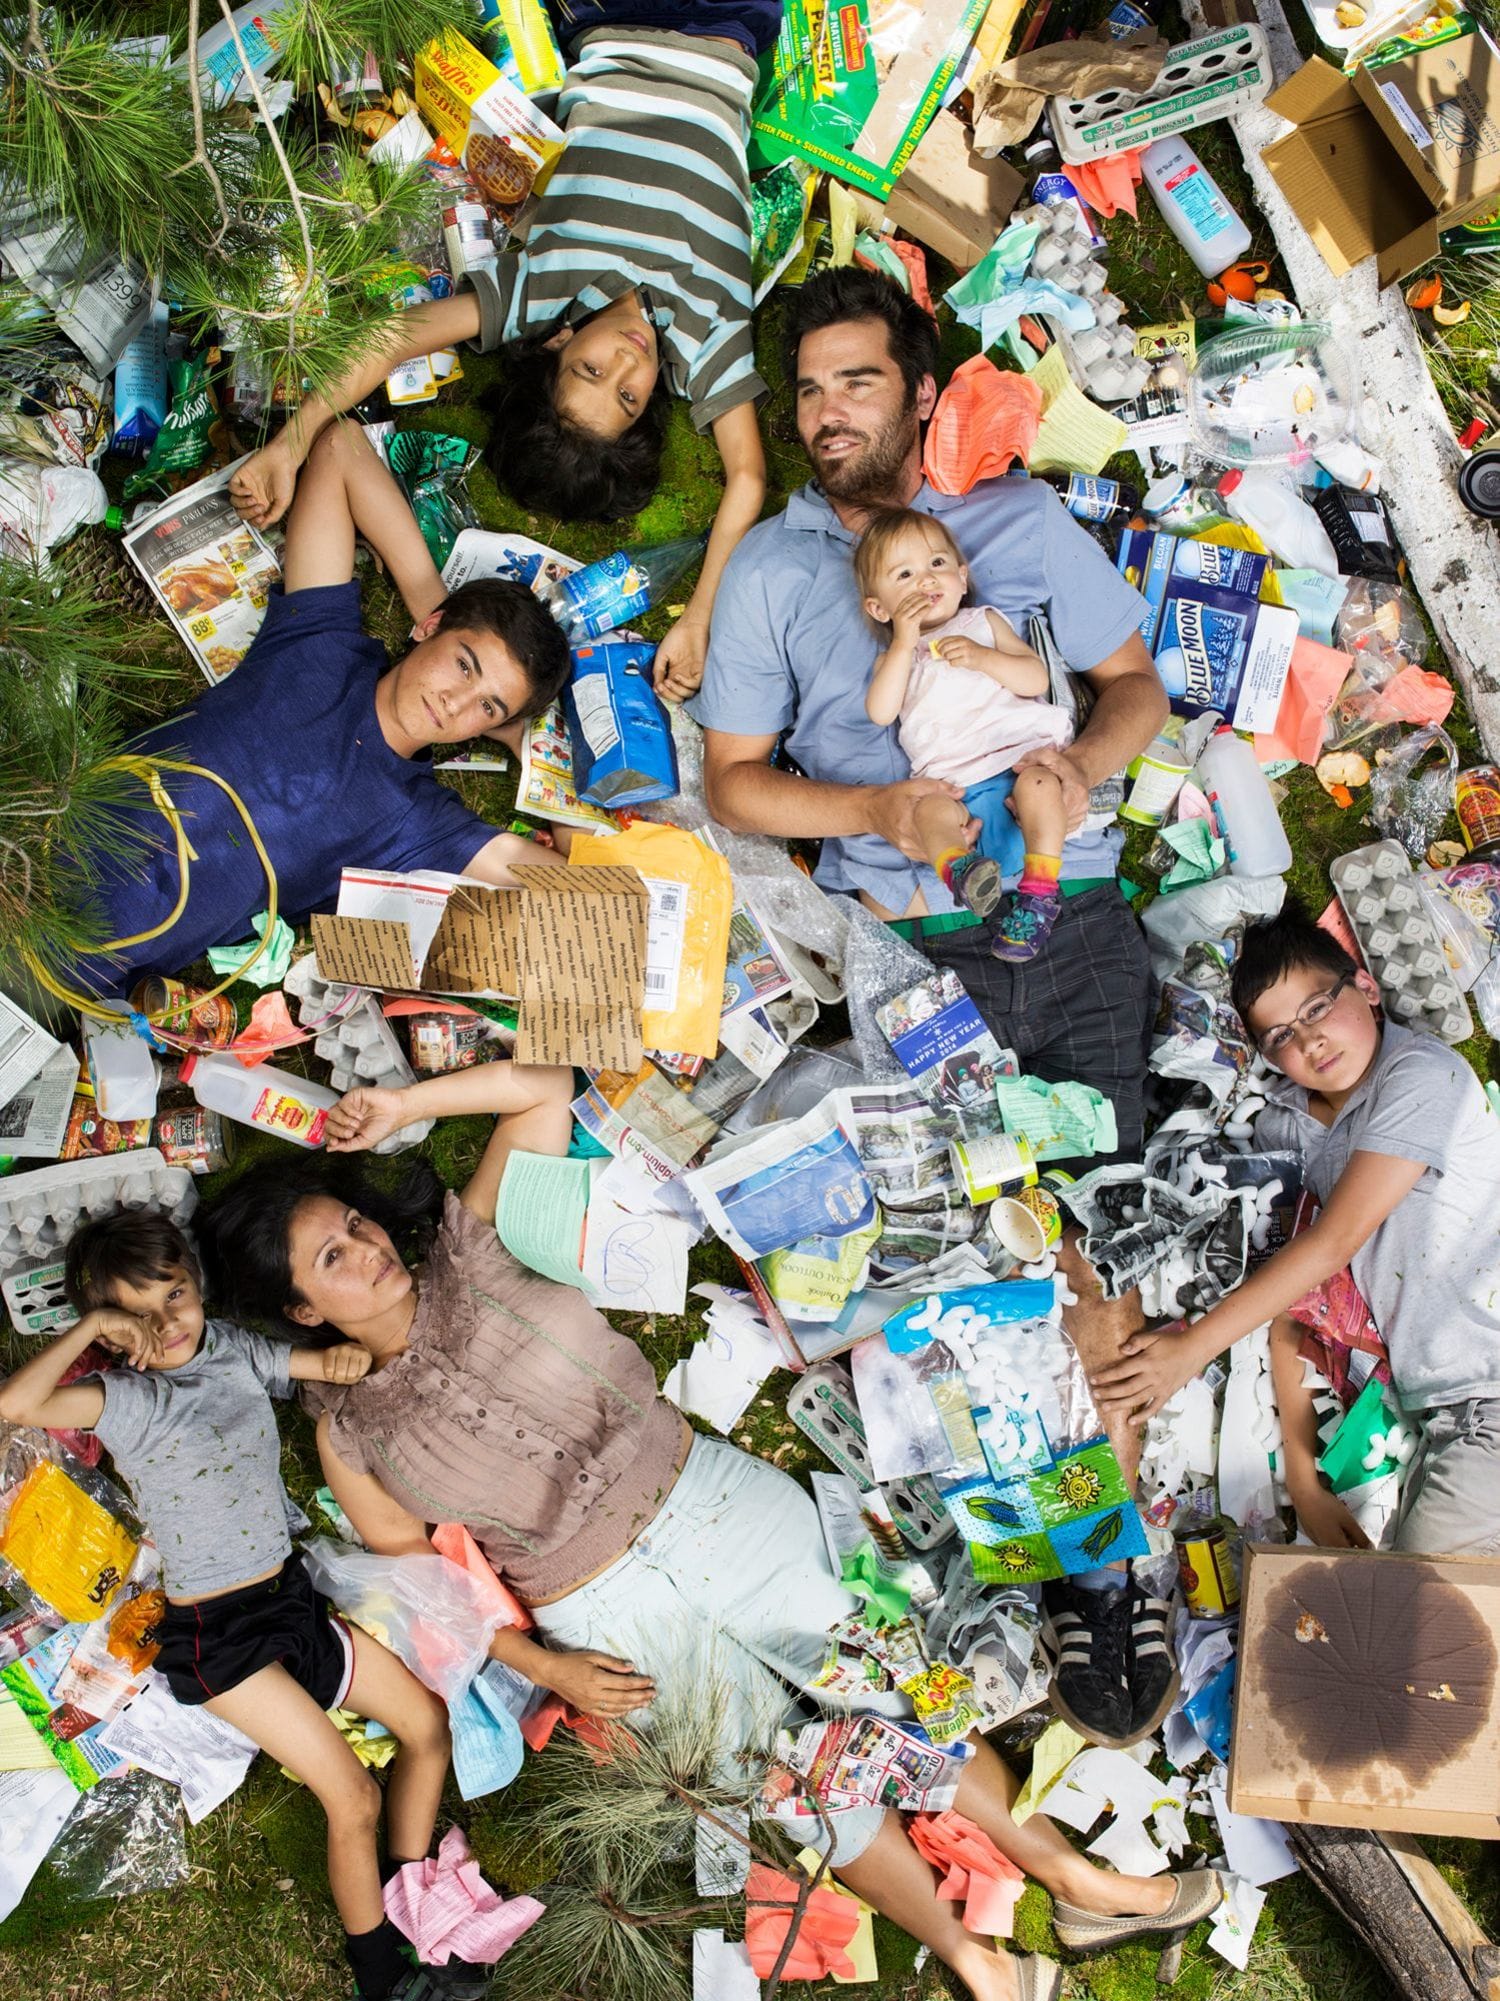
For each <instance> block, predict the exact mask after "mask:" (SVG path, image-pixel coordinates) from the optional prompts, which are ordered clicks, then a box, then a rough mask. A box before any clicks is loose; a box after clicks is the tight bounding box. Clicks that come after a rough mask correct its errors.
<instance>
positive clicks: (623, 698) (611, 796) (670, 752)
mask: <svg viewBox="0 0 1500 2001" xmlns="http://www.w3.org/2000/svg"><path fill="white" fill-rule="evenodd" d="M655 657H656V648H655V647H654V646H652V645H649V644H647V643H646V642H645V641H643V640H638V639H604V640H598V641H596V642H595V643H593V644H592V645H589V646H578V647H575V648H574V649H573V679H572V680H571V681H570V682H569V684H568V686H567V687H566V688H565V689H564V690H563V702H564V704H565V706H566V708H567V715H568V734H569V736H570V737H571V738H572V739H573V789H574V791H575V792H576V793H577V794H578V796H579V798H580V799H587V800H588V801H589V803H590V804H591V805H594V806H644V805H647V804H648V803H649V802H650V801H651V800H653V799H670V798H671V797H672V796H673V794H674V793H675V792H676V790H677V748H676V745H675V744H674V743H673V742H672V724H671V721H670V719H669V718H668V715H667V711H666V707H665V705H664V704H663V702H662V700H661V697H660V696H659V695H658V694H657V692H656V690H655V689H654V688H653V687H652V685H651V662H652V660H653V659H654V658H655Z"/></svg>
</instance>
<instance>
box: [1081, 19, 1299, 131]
mask: <svg viewBox="0 0 1500 2001" xmlns="http://www.w3.org/2000/svg"><path fill="white" fill-rule="evenodd" d="M1274 83H1275V77H1274V76H1273V75H1272V72H1271V57H1270V51H1269V49H1268V48H1267V46H1266V38H1265V35H1264V34H1263V33H1262V31H1261V30H1260V29H1259V28H1257V27H1254V26H1253V25H1248V24H1247V25H1244V26H1239V27H1233V28H1223V29H1220V30H1219V31H1218V32H1217V33H1215V34H1212V35H1200V36H1198V37H1197V39H1196V40H1194V41H1191V42H1179V43H1178V44H1177V46H1176V48H1174V49H1168V50H1167V52H1166V54H1165V55H1164V56H1163V57H1162V64H1161V68H1160V69H1159V70H1158V71H1157V73H1156V76H1155V79H1154V80H1153V81H1152V83H1151V84H1150V85H1148V87H1147V88H1146V89H1145V90H1142V91H1130V90H1100V91H1096V92H1095V93H1094V95H1093V96H1092V97H1052V98H1049V99H1048V100H1047V115H1048V117H1049V118H1050V119H1051V121H1052V130H1053V133H1054V134H1055V136H1056V139H1057V150H1058V151H1059V152H1060V153H1061V154H1062V156H1063V159H1064V160H1067V161H1074V162H1077V161H1081V160H1102V159H1103V158H1104V157H1105V156H1106V154H1109V153H1123V152H1124V151H1125V150H1126V149H1127V148H1129V147H1136V146H1149V145H1150V144H1151V143H1152V141H1153V140H1156V139H1165V138H1166V137H1167V136H1168V135H1169V134H1170V133H1173V132H1193V131H1196V129H1197V128H1198V127H1199V126H1200V125H1208V124H1211V123H1212V121H1213V120H1214V119H1216V118H1235V117H1238V115H1239V114H1240V112H1242V111H1248V110H1249V108H1250V106H1251V105H1252V104H1259V103H1260V101H1261V99H1262V98H1264V97H1268V96H1269V95H1270V92H1271V89H1272V87H1273V85H1274Z"/></svg>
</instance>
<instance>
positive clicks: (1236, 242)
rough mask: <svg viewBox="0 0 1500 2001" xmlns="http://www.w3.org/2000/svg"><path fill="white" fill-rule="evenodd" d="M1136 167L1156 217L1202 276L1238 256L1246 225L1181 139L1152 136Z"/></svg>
mask: <svg viewBox="0 0 1500 2001" xmlns="http://www.w3.org/2000/svg"><path fill="white" fill-rule="evenodd" d="M1141 172H1142V174H1143V175H1144V176H1145V181H1146V185H1147V187H1148V188H1150V190H1151V193H1152V195H1153V197H1154V198H1155V201H1156V206H1157V207H1158V208H1159V209H1160V210H1161V212H1162V220H1163V221H1164V222H1165V223H1166V225H1167V227H1168V229H1170V230H1171V232H1172V234H1173V235H1174V236H1175V237H1176V238H1177V241H1178V242H1179V243H1180V244H1181V245H1182V247H1183V249H1184V250H1185V251H1186V252H1187V254H1188V256H1189V257H1191V258H1192V260H1193V262H1194V263H1195V264H1196V265H1197V267H1198V269H1199V270H1200V271H1201V272H1202V273H1203V275H1204V277H1205V278H1213V277H1216V276H1217V275H1218V273H1219V272H1220V271H1225V270H1227V269H1228V268H1229V266H1230V265H1231V264H1233V263H1235V262H1236V261H1237V260H1238V259H1239V258H1241V257H1243V256H1244V254H1245V252H1246V251H1247V250H1248V249H1249V248H1250V232H1249V230H1248V229H1246V227H1245V225H1244V223H1243V222H1241V220H1240V218H1239V216H1238V214H1237V213H1236V212H1235V210H1234V209H1233V208H1231V207H1230V205H1229V202H1228V200H1227V199H1226V198H1225V195H1224V191H1223V189H1222V188H1221V187H1220V186H1219V184H1218V182H1217V181H1216V180H1215V179H1214V177H1213V175H1212V174H1211V173H1210V172H1209V171H1208V169H1207V167H1205V166H1204V164H1203V162H1202V161H1201V160H1200V159H1199V158H1198V155H1197V154H1196V153H1195V152H1194V151H1193V149H1192V147H1191V146H1190V145H1188V143H1187V141H1186V140H1185V139H1158V140H1157V141H1156V143H1155V144H1154V145H1152V146H1148V147H1147V148H1146V150H1145V152H1144V153H1142V155H1141Z"/></svg>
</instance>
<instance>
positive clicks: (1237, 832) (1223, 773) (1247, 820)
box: [1198, 723, 1292, 875]
mask: <svg viewBox="0 0 1500 2001" xmlns="http://www.w3.org/2000/svg"><path fill="white" fill-rule="evenodd" d="M1198 782H1199V784H1200V785H1201V786H1202V787H1203V790H1204V791H1205V792H1206V793H1207V794H1208V799H1209V804H1210V805H1211V806H1212V807H1213V809H1214V816H1215V818H1216V819H1217V820H1218V823H1219V831H1220V833H1222V835H1223V836H1224V842H1225V845H1226V847H1227V848H1228V849H1229V873H1230V874H1231V875H1284V874H1285V873H1286V871H1287V870H1288V869H1289V868H1290V867H1291V865H1292V850H1291V847H1290V844H1289V843H1288V841H1287V837H1286V832H1285V829H1284V828H1283V827H1282V824H1281V815H1280V814H1279V813H1278V812H1277V811H1276V801H1275V800H1274V799H1273V798H1272V797H1271V788H1270V786H1269V785H1268V784H1267V782H1266V774H1265V773H1264V772H1263V771H1262V770H1261V768H1260V764H1259V762H1258V761H1257V759H1256V755H1255V752H1254V750H1253V749H1252V747H1251V746H1250V744H1248V743H1247V742H1246V741H1245V739H1244V737H1241V736H1236V735H1235V733H1234V731H1233V730H1232V729H1230V728H1229V726H1228V724H1227V723H1226V724H1224V725H1223V726H1221V727H1220V728H1219V729H1216V730H1215V731H1214V733H1213V735H1212V736H1211V737H1210V738H1209V740H1208V742H1207V744H1206V745H1205V746H1204V749H1203V755H1202V756H1201V757H1200V758H1199V759H1198Z"/></svg>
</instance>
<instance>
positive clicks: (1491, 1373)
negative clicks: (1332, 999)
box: [1256, 1022, 1500, 1411]
mask: <svg viewBox="0 0 1500 2001" xmlns="http://www.w3.org/2000/svg"><path fill="white" fill-rule="evenodd" d="M1256 1139H1257V1142H1258V1143H1259V1144H1261V1145H1263V1146H1268V1147H1273V1148H1274V1147H1283V1146H1289V1147H1294V1148H1296V1149H1297V1150H1298V1151H1299V1152H1300V1153H1301V1154H1302V1155H1303V1157H1304V1159H1305V1161H1306V1164H1307V1178H1308V1184H1309V1186H1310V1187H1311V1188H1312V1190H1313V1193H1314V1194H1315V1195H1316V1196H1317V1198H1318V1200H1319V1202H1322V1203H1326V1202H1327V1201H1328V1199H1329V1197H1330V1196H1331V1195H1332V1193H1333V1189H1334V1184H1335V1183H1336V1182H1337V1180H1338V1178H1339V1176H1340V1175H1341V1174H1342V1173H1343V1172H1344V1169H1345V1168H1346V1167H1347V1166H1348V1164H1349V1162H1350V1160H1351V1158H1352V1157H1353V1156H1354V1155H1355V1154H1356V1153H1388V1154H1391V1155H1392V1156H1394V1158H1396V1159H1398V1160H1410V1161H1417V1162H1420V1163H1421V1164H1422V1165H1424V1166H1425V1167H1426V1169H1427V1172H1426V1173H1425V1174H1424V1175H1423V1176H1422V1178H1421V1180H1420V1181H1418V1183H1417V1185H1416V1187H1415V1188H1413V1189H1412V1191H1411V1193H1410V1194H1409V1195H1408V1196H1407V1197H1406V1198H1405V1200H1404V1201H1402V1202H1401V1203H1400V1204H1399V1205H1398V1206H1397V1208H1396V1209H1394V1210H1393V1211H1392V1213H1391V1214H1390V1215H1389V1216H1388V1217H1387V1218H1386V1220H1385V1221H1384V1222H1383V1223H1382V1224H1381V1226H1380V1228H1379V1229H1378V1230H1376V1231H1375V1233H1374V1235H1373V1236H1372V1237H1370V1239H1369V1240H1368V1242H1367V1243H1366V1244H1365V1245H1364V1246H1363V1248H1362V1249H1361V1250H1358V1251H1356V1252H1355V1254H1354V1258H1353V1261H1352V1265H1351V1269H1352V1270H1353V1273H1354V1279H1355V1283H1356V1284H1357V1285H1358V1287H1359V1289H1360V1291H1361V1292H1362V1293H1363V1294H1364V1296H1365V1299H1366V1301H1367V1303H1368V1305H1369V1308H1370V1311H1371V1313H1373V1314H1374V1316H1375V1323H1376V1325H1377V1326H1378V1327H1379V1329H1380V1332H1381V1336H1382V1338H1383V1339H1384V1341H1385V1344H1386V1347H1387V1349H1388V1351H1389V1353H1390V1358H1391V1375H1392V1378H1393V1380H1394V1383H1395V1389H1396V1394H1397V1396H1398V1397H1399V1398H1400V1400H1401V1406H1402V1409H1403V1410H1409V1411H1410V1410H1424V1409H1427V1408H1429V1407H1431V1406H1432V1405H1435V1404H1451V1403H1462V1402H1464V1401H1465V1400H1466V1399H1467V1398H1469V1397H1496V1396H1500V1121H1497V1120H1496V1118H1495V1115H1494V1113H1493V1112H1492V1111H1491V1110H1490V1107H1489V1101H1488V1100H1487V1099H1486V1097H1485V1095H1484V1091H1483V1088H1482V1087H1481V1085H1480V1082H1479V1079H1478V1078H1477V1077H1476V1076H1475V1074H1474V1072H1473V1071H1472V1070H1471V1069H1470V1067H1469V1065H1468V1064H1467V1063H1466V1062H1465V1061H1464V1059H1463V1057H1462V1056H1460V1055H1459V1054H1458V1052H1457V1051H1456V1050H1453V1049H1450V1048H1448V1046H1447V1044H1446V1043H1442V1042H1439V1041H1438V1040H1437V1038H1436V1037H1435V1036H1432V1035H1421V1034H1416V1033H1414V1032H1413V1031H1412V1030H1411V1029H1409V1028H1402V1027H1400V1026H1398V1025H1397V1024H1396V1023H1394V1022H1391V1023H1387V1025H1386V1027H1385V1029H1384V1031H1383V1033H1382V1035H1381V1040H1380V1053H1379V1055H1378V1056H1377V1057H1376V1059H1375V1063H1374V1066H1373V1068H1372V1069H1371V1071H1370V1074H1369V1076H1368V1077H1367V1078H1366V1079H1365V1081H1364V1082H1363V1083H1362V1084H1361V1085H1360V1086H1359V1087H1358V1089H1356V1090H1355V1091H1353V1092H1351V1093H1350V1095H1349V1097H1348V1099H1347V1100H1346V1101H1345V1103H1344V1104H1343V1106H1342V1107H1341V1108H1340V1110H1339V1112H1338V1115H1337V1117H1336V1118H1335V1119H1334V1121H1333V1124H1332V1125H1331V1126H1324V1125H1321V1124H1320V1123H1319V1122H1318V1120H1317V1119H1315V1118H1314V1117H1313V1116H1312V1114H1311V1113H1310V1112H1309V1111H1308V1109H1307V1092H1306V1091H1305V1090H1303V1089H1302V1088H1301V1087H1300V1086H1298V1085H1295V1084H1290V1083H1288V1082H1286V1081H1285V1080H1282V1081H1280V1082H1279V1083H1278V1084H1277V1085H1276V1086H1275V1087H1274V1090H1273V1102H1272V1103H1271V1104H1270V1105H1269V1106H1267V1108H1266V1111H1265V1112H1264V1114H1263V1115H1262V1117H1261V1119H1260V1122H1259V1125H1258V1126H1257V1129H1256Z"/></svg>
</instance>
